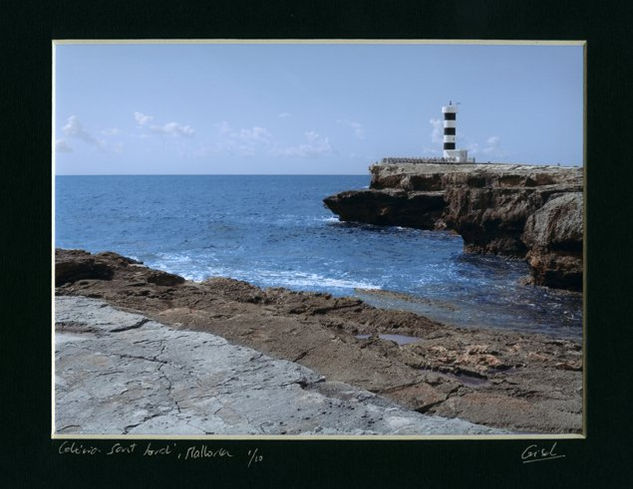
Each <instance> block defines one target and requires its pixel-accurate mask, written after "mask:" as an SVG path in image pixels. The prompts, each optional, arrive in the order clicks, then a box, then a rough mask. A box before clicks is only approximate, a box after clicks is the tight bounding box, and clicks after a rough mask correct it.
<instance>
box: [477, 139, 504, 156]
mask: <svg viewBox="0 0 633 489" xmlns="http://www.w3.org/2000/svg"><path fill="white" fill-rule="evenodd" d="M500 141H501V138H500V137H499V136H490V137H489V138H488V139H486V147H485V148H484V149H483V150H482V151H483V152H484V153H486V154H491V153H498V152H499V143H500Z"/></svg>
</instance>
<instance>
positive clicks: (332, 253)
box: [55, 176, 582, 337]
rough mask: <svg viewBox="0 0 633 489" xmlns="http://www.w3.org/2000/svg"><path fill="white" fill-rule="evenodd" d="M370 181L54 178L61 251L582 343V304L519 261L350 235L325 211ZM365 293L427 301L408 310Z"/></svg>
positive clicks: (369, 231)
mask: <svg viewBox="0 0 633 489" xmlns="http://www.w3.org/2000/svg"><path fill="white" fill-rule="evenodd" d="M368 184H369V177H368V176H63V177H56V194H55V198H56V209H55V214H56V220H55V226H56V228H55V232H56V236H55V246H56V247H61V248H81V249H85V250H88V251H91V252H98V251H106V250H108V251H116V252H117V253H121V254H123V255H126V256H130V257H133V258H136V259H138V260H141V261H143V262H144V263H145V264H147V265H148V266H150V267H153V268H159V269H162V270H166V271H170V272H173V273H177V274H179V275H182V276H184V277H186V278H188V279H192V280H203V279H205V278H207V277H211V276H227V277H233V278H237V279H241V280H246V281H249V282H251V283H254V284H256V285H259V286H284V287H289V288H292V289H297V290H312V291H326V292H330V293H332V294H335V295H357V296H359V297H362V298H363V299H365V300H367V301H368V302H371V303H374V304H377V305H382V306H387V307H397V308H404V309H410V310H414V311H417V312H420V313H423V314H426V315H428V316H430V317H433V318H435V319H437V320H441V321H445V322H450V323H453V324H457V325H462V326H490V327H498V328H511V329H518V330H525V331H540V332H544V333H548V334H554V335H557V336H575V337H578V336H580V334H581V329H582V328H581V324H582V318H581V309H582V308H581V304H582V299H581V297H580V296H579V295H577V294H571V293H566V292H558V291H553V290H547V289H544V288H540V287H531V286H524V285H520V283H519V280H520V279H521V278H522V277H524V276H526V275H527V274H528V268H527V265H526V264H525V263H524V262H522V261H520V260H509V259H504V258H501V257H495V256H478V255H465V254H464V253H462V239H461V238H460V237H459V236H455V235H452V234H449V233H445V232H435V231H420V230H413V229H404V228H399V227H377V226H368V225H356V224H346V223H341V222H338V219H336V217H334V216H333V214H332V213H331V212H330V211H329V210H328V209H326V208H325V207H324V206H323V204H322V199H323V198H324V197H325V196H327V195H330V194H333V193H336V192H340V191H342V190H349V189H359V188H362V187H365V186H367V185H368ZM357 289H369V290H373V291H378V290H383V291H395V292H402V293H406V294H411V295H412V296H415V297H419V298H421V299H422V300H420V301H412V302H411V301H399V300H394V299H393V298H384V297H381V296H380V295H379V294H378V295H377V294H376V293H372V294H364V293H363V292H362V291H358V290H357Z"/></svg>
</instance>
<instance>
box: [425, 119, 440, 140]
mask: <svg viewBox="0 0 633 489" xmlns="http://www.w3.org/2000/svg"><path fill="white" fill-rule="evenodd" d="M429 124H431V126H433V130H432V131H431V142H432V143H441V142H442V141H443V135H444V124H443V123H442V121H441V120H440V119H430V120H429Z"/></svg>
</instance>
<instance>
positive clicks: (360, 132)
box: [336, 119, 365, 139]
mask: <svg viewBox="0 0 633 489" xmlns="http://www.w3.org/2000/svg"><path fill="white" fill-rule="evenodd" d="M336 122H337V123H339V124H343V125H345V126H348V127H351V128H352V129H353V131H354V135H355V136H356V138H357V139H365V129H364V128H363V125H362V124H361V123H360V122H355V121H348V120H345V119H339V120H337V121H336Z"/></svg>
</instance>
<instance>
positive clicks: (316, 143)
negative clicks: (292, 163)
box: [273, 131, 332, 158]
mask: <svg viewBox="0 0 633 489" xmlns="http://www.w3.org/2000/svg"><path fill="white" fill-rule="evenodd" d="M304 135H305V137H306V139H307V140H308V142H307V143H304V144H299V145H297V146H289V147H286V148H281V149H279V148H277V149H275V150H274V152H273V153H274V154H275V155H278V156H294V157H301V158H309V157H315V156H320V155H326V154H330V153H332V146H331V145H330V141H329V139H328V138H327V137H322V136H320V135H319V134H318V133H317V132H315V131H308V132H306V133H304Z"/></svg>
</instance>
